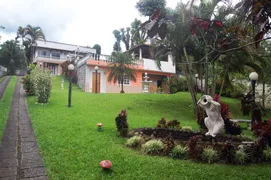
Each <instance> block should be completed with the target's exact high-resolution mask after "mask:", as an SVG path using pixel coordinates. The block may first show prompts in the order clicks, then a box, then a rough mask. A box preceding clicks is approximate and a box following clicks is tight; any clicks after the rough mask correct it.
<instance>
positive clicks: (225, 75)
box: [219, 67, 228, 97]
mask: <svg viewBox="0 0 271 180" xmlns="http://www.w3.org/2000/svg"><path fill="white" fill-rule="evenodd" d="M227 74H228V68H227V67H226V69H225V73H224V77H223V80H222V84H221V86H220V90H219V97H221V94H222V91H223V88H224V84H225V79H226V77H227Z"/></svg>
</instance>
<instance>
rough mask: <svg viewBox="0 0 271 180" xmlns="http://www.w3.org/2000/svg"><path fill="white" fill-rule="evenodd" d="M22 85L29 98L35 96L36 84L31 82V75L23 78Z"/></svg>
mask: <svg viewBox="0 0 271 180" xmlns="http://www.w3.org/2000/svg"><path fill="white" fill-rule="evenodd" d="M21 83H22V84H23V88H24V91H25V93H26V95H28V96H33V95H35V90H34V84H33V83H32V81H31V75H25V76H24V77H23V78H22V80H21Z"/></svg>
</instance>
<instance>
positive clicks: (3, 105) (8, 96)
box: [0, 76, 16, 142]
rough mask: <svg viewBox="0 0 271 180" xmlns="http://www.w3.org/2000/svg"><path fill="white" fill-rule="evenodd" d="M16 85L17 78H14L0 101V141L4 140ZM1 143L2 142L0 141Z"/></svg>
mask: <svg viewBox="0 0 271 180" xmlns="http://www.w3.org/2000/svg"><path fill="white" fill-rule="evenodd" d="M15 84H16V77H15V76H13V77H12V78H11V80H10V82H9V85H8V86H7V89H6V91H5V93H4V95H3V97H2V99H1V100H0V139H2V135H3V130H4V129H5V127H6V122H7V120H8V114H9V110H10V105H11V101H12V95H13V92H14V88H15ZM0 142H1V141H0Z"/></svg>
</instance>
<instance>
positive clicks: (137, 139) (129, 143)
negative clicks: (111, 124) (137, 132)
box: [125, 136, 141, 147]
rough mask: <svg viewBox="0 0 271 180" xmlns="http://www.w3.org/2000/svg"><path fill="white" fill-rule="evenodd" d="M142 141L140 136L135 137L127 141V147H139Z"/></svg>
mask: <svg viewBox="0 0 271 180" xmlns="http://www.w3.org/2000/svg"><path fill="white" fill-rule="evenodd" d="M140 140H141V137H140V136H133V137H131V138H130V139H128V140H127V141H126V143H125V145H126V146H128V147H137V146H138V145H139V144H140Z"/></svg>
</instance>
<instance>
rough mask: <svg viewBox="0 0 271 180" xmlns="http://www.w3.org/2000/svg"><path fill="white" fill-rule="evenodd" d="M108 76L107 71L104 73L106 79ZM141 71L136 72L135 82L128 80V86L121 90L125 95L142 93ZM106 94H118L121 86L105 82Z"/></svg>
mask: <svg viewBox="0 0 271 180" xmlns="http://www.w3.org/2000/svg"><path fill="white" fill-rule="evenodd" d="M108 76H109V71H107V72H106V77H108ZM141 81H142V71H136V82H134V81H131V80H130V85H124V86H123V90H124V92H125V93H141V92H142V83H141ZM106 83H107V85H106V92H107V93H120V91H121V85H119V84H118V82H116V83H113V82H108V81H106Z"/></svg>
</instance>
